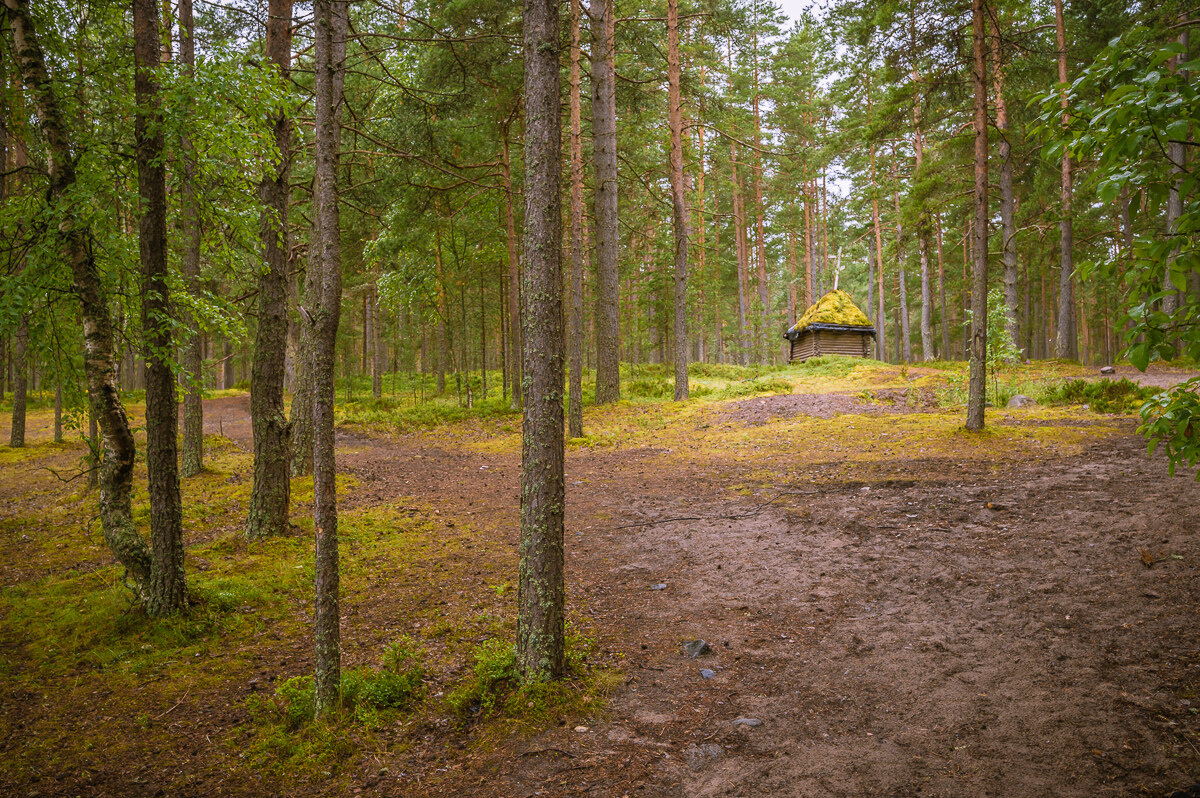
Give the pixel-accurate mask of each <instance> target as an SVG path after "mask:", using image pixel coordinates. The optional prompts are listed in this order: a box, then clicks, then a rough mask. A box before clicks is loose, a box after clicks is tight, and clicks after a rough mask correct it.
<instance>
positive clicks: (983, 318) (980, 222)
mask: <svg viewBox="0 0 1200 798" xmlns="http://www.w3.org/2000/svg"><path fill="white" fill-rule="evenodd" d="M1056 2H1061V0H1056ZM984 15H985V8H984V0H972V3H971V19H972V24H971V34H972V43H973V48H972V49H973V51H974V56H975V58H974V68H973V73H974V74H973V79H974V84H975V116H974V123H973V127H974V129H975V196H974V200H973V201H974V217H975V225H974V230H973V231H972V233H973V235H974V237H975V240H974V252H973V253H972V254H973V256H974V259H973V262H972V264H971V277H972V290H971V364H970V385H969V386H968V396H967V424H966V427H967V429H969V430H981V429H983V405H984V397H985V395H986V389H987V385H986V380H987V211H988V197H987V189H988V162H987V157H988V128H987V63H986V60H985V58H984V47H985V44H984V30H983V22H984Z"/></svg>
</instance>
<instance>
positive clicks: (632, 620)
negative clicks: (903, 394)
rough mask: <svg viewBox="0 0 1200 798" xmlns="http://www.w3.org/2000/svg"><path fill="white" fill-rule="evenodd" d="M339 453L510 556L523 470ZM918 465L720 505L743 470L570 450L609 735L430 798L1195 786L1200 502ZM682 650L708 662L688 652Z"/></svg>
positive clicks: (534, 743) (579, 604) (1084, 467)
mask: <svg viewBox="0 0 1200 798" xmlns="http://www.w3.org/2000/svg"><path fill="white" fill-rule="evenodd" d="M793 399H794V397H792V398H789V397H780V398H779V404H780V407H779V408H774V410H776V411H778V412H779V414H786V413H787V412H788V411H789V410H791V409H793V408H791V405H792V404H795V402H794V401H793ZM841 402H843V399H838V400H836V401H835V404H836V403H841ZM805 403H806V408H807V410H806V412H807V411H812V410H813V408H812V407H808V405H809V404H811V400H805ZM839 409H841V408H840V406H839ZM767 410H771V408H767ZM816 410H817V412H816V413H815V414H817V415H820V414H821V413H820V408H817V409H816ZM761 411H762V408H761V406H760V405H754V406H753V412H751V413H750V415H749V416H748V418H747V422H748V423H752V424H761V423H764V422H763V419H762V418H761V415H762V412H761ZM871 412H875V410H874V409H871ZM1130 432H1132V424H1130ZM347 442H352V443H353V446H352V447H351V448H350V450H348V451H347V452H345V453H344V454H343V456H342V459H341V464H342V465H343V467H344V468H346V469H347V470H348V471H350V472H351V473H353V474H355V475H356V476H357V477H358V478H359V479H360V480H362V483H363V486H364V488H363V490H362V491H360V492H359V494H358V496H357V498H356V501H359V502H367V503H375V502H390V501H392V500H394V499H396V498H398V497H401V496H416V497H418V498H421V499H424V500H427V501H429V502H431V503H435V504H437V505H438V506H440V507H441V508H442V511H443V512H444V513H446V514H448V515H450V516H455V517H458V518H461V519H462V520H463V521H464V522H467V523H472V524H476V525H479V526H482V527H485V528H486V527H492V528H494V529H496V530H498V532H499V534H500V535H501V536H502V537H503V538H504V539H506V540H507V541H508V542H510V543H512V544H514V545H515V542H516V530H517V510H516V507H517V479H518V472H519V462H518V459H517V458H516V457H515V456H498V455H484V454H479V453H475V452H472V451H470V450H463V449H455V450H450V449H446V448H441V447H439V446H436V445H431V444H430V443H429V442H428V441H427V440H426V439H424V438H423V437H422V436H410V437H408V438H406V439H404V440H402V441H391V442H388V441H381V440H375V439H369V438H361V439H353V440H352V441H347ZM921 470H922V471H923V473H924V475H923V476H922V477H921V478H920V479H919V480H917V481H913V482H907V481H904V482H899V483H897V482H895V481H892V482H890V483H886V482H885V483H879V482H874V483H871V482H867V483H866V484H864V483H862V482H852V483H841V484H834V485H828V486H824V487H822V488H821V489H820V490H818V491H813V490H812V489H811V487H806V488H805V489H802V490H798V491H796V493H795V495H782V496H781V495H779V494H780V488H779V487H778V486H770V485H767V486H763V487H762V488H761V489H760V490H758V491H757V492H756V494H757V495H755V496H750V497H746V498H741V499H739V498H737V497H736V496H735V495H733V494H731V493H730V492H729V491H728V490H727V489H726V486H728V485H730V484H734V483H737V482H741V481H742V480H743V479H744V476H745V475H743V474H739V473H737V472H734V471H729V470H726V471H722V470H720V469H712V468H701V467H698V466H695V465H689V464H687V463H686V462H684V463H681V462H680V461H679V460H678V459H677V458H674V457H672V456H671V455H670V454H669V453H668V452H665V451H663V450H662V449H659V448H655V447H644V448H629V449H622V450H620V451H615V452H614V451H601V452H581V453H578V452H577V453H573V454H572V455H571V456H570V457H569V458H568V464H567V471H568V480H567V481H568V486H569V494H570V496H569V507H568V513H569V522H568V534H567V538H568V567H569V580H570V588H569V590H570V595H571V603H572V605H573V607H575V608H576V610H577V611H580V612H583V613H584V614H585V615H586V616H587V617H588V618H589V619H591V620H592V621H593V622H594V623H595V624H597V625H598V627H599V629H600V633H601V635H602V637H603V640H604V642H605V643H606V644H607V645H609V646H612V647H614V648H616V649H617V650H619V651H621V652H623V653H624V655H625V657H626V663H627V667H626V673H627V681H626V686H625V688H624V689H623V690H621V691H619V692H618V694H617V695H616V696H615V698H614V701H613V705H612V709H611V715H610V717H609V718H608V719H607V720H605V721H603V722H600V723H596V724H595V725H593V726H591V727H590V728H588V729H587V731H583V732H579V731H575V730H573V729H570V728H561V729H555V730H552V731H549V732H547V733H545V734H543V735H540V736H539V737H538V738H536V739H533V740H529V741H515V742H511V741H510V742H509V743H508V744H506V745H504V746H501V747H500V748H499V749H498V750H496V751H495V752H494V753H493V754H492V755H490V756H487V757H485V758H484V759H483V760H482V761H477V762H475V764H474V765H473V766H471V770H470V771H469V772H466V773H462V774H461V775H460V776H455V777H454V778H453V779H449V778H448V780H447V781H445V782H442V783H441V785H440V786H439V787H435V788H433V789H432V790H431V794H441V795H461V794H480V795H498V796H499V795H503V796H509V795H512V796H518V795H520V796H524V795H539V794H546V795H576V794H578V795H596V796H608V795H622V794H631V795H632V794H638V795H688V796H709V795H712V796H717V795H813V796H819V795H836V796H859V795H914V796H915V795H1005V796H1037V795H1064V796H1066V795H1079V796H1095V795H1128V794H1145V795H1166V794H1168V792H1170V790H1171V789H1173V788H1176V787H1179V786H1181V785H1184V784H1190V783H1192V782H1195V781H1197V780H1200V752H1198V751H1197V750H1196V749H1195V747H1194V746H1195V742H1194V741H1195V740H1196V739H1197V738H1196V734H1197V731H1198V730H1200V723H1198V722H1197V718H1196V712H1195V709H1196V708H1197V707H1200V694H1198V688H1200V656H1198V654H1197V652H1198V651H1200V630H1198V629H1197V627H1196V623H1195V614H1194V613H1195V608H1196V607H1197V605H1198V603H1200V577H1198V572H1197V563H1200V538H1198V536H1197V535H1196V531H1197V529H1200V488H1198V486H1197V485H1196V483H1195V482H1194V481H1191V480H1187V479H1174V480H1168V479H1167V478H1166V474H1165V467H1164V466H1163V464H1162V462H1161V461H1157V460H1154V461H1151V460H1147V459H1146V458H1145V456H1144V444H1143V442H1142V441H1141V440H1140V439H1138V438H1136V437H1134V436H1132V435H1126V436H1123V437H1120V438H1116V439H1113V440H1110V441H1106V442H1104V443H1101V444H1098V445H1095V446H1093V447H1092V448H1091V449H1089V450H1088V451H1087V452H1086V453H1085V455H1083V456H1081V457H1073V458H1069V459H1059V460H1051V461H1043V462H1033V463H1027V464H1024V465H1022V466H1020V467H1013V468H1010V469H1008V470H1006V471H1004V472H1002V473H996V472H995V471H994V470H990V469H986V468H981V467H972V466H970V465H967V464H963V463H944V464H940V465H939V464H933V465H932V467H931V465H930V464H928V463H926V464H923V466H922V469H921ZM930 472H934V473H939V472H940V474H941V476H939V477H935V478H930V476H929V473H930ZM767 502H769V504H766V506H762V505H763V504H764V503H767ZM735 515H741V516H742V517H735V518H724V519H720V520H716V517H718V516H735ZM696 516H703V517H705V518H707V519H708V520H697V519H696V518H695V517H696ZM678 517H689V518H692V519H693V520H686V521H672V520H671V519H673V518H678ZM635 524H640V525H637V526H633V525H635ZM621 527H628V528H621ZM1143 552H1145V554H1143ZM1143 557H1147V558H1149V559H1150V561H1151V562H1153V566H1152V567H1150V566H1147V565H1146V564H1145V563H1144V562H1143ZM656 588H657V589H656ZM690 638H702V639H704V640H706V641H707V642H708V643H709V645H710V646H711V647H712V649H713V653H711V654H708V655H705V656H702V657H700V658H698V659H694V660H693V659H689V658H687V657H685V656H684V655H683V654H682V653H681V648H680V644H681V642H682V641H683V640H685V639H690ZM702 669H706V670H708V671H711V673H712V678H705V674H704V672H703V670H702ZM738 718H748V719H752V720H753V721H758V722H761V723H760V724H759V723H741V724H736V725H735V721H736V720H737V719H738ZM563 752H566V753H563Z"/></svg>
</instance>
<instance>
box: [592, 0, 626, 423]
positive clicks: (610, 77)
mask: <svg viewBox="0 0 1200 798" xmlns="http://www.w3.org/2000/svg"><path fill="white" fill-rule="evenodd" d="M589 16H590V18H591V19H590V22H591V26H590V27H591V32H592V147H593V150H594V154H593V158H594V160H595V173H596V175H595V181H596V184H595V185H596V188H595V192H594V194H595V198H594V202H595V209H594V211H593V216H594V217H595V220H596V229H595V234H596V404H604V403H605V402H615V401H617V400H618V399H620V398H621V361H620V351H621V350H620V346H621V338H620V336H621V328H620V324H621V322H620V304H619V303H620V293H619V289H620V285H619V282H618V272H617V236H618V231H617V83H616V81H617V78H616V49H617V48H616V16H617V11H616V4H615V3H614V2H613V0H592V3H591V6H590V13H589Z"/></svg>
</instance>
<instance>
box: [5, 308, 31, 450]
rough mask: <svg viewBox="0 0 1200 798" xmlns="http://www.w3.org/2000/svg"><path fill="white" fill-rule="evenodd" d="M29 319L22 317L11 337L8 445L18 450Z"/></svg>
mask: <svg viewBox="0 0 1200 798" xmlns="http://www.w3.org/2000/svg"><path fill="white" fill-rule="evenodd" d="M28 352H29V319H28V317H25V316H22V317H21V320H20V321H19V322H17V329H16V332H15V333H13V337H12V359H13V408H12V430H11V432H10V433H9V436H8V445H9V446H11V447H12V448H14V449H19V448H21V447H22V446H24V445H25V404H26V397H27V395H28V393H29V362H28V361H29V357H28Z"/></svg>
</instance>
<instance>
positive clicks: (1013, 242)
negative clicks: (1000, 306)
mask: <svg viewBox="0 0 1200 798" xmlns="http://www.w3.org/2000/svg"><path fill="white" fill-rule="evenodd" d="M996 13H997V22H996V35H995V36H993V37H992V39H991V56H992V88H993V91H995V93H996V100H995V103H996V133H997V134H998V136H997V138H998V139H999V141H998V142H997V146H998V147H999V149H1000V231H1001V236H1002V238H1003V241H1002V242H1001V244H1002V253H1003V259H1004V307H1005V311H1006V312H1007V314H1008V335H1009V337H1010V338H1011V339H1012V341H1013V343H1014V344H1016V342H1017V341H1019V340H1020V338H1019V331H1018V329H1017V316H1018V310H1017V305H1018V302H1019V301H1020V297H1019V296H1018V292H1017V278H1018V274H1017V228H1016V224H1015V222H1014V221H1013V212H1014V209H1015V202H1016V200H1015V199H1014V197H1013V182H1012V144H1011V142H1009V140H1008V105H1007V103H1005V101H1004V53H1003V52H1002V50H1001V43H1000V41H1001V40H1000V35H1001V30H1000V24H999V9H997V11H996Z"/></svg>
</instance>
